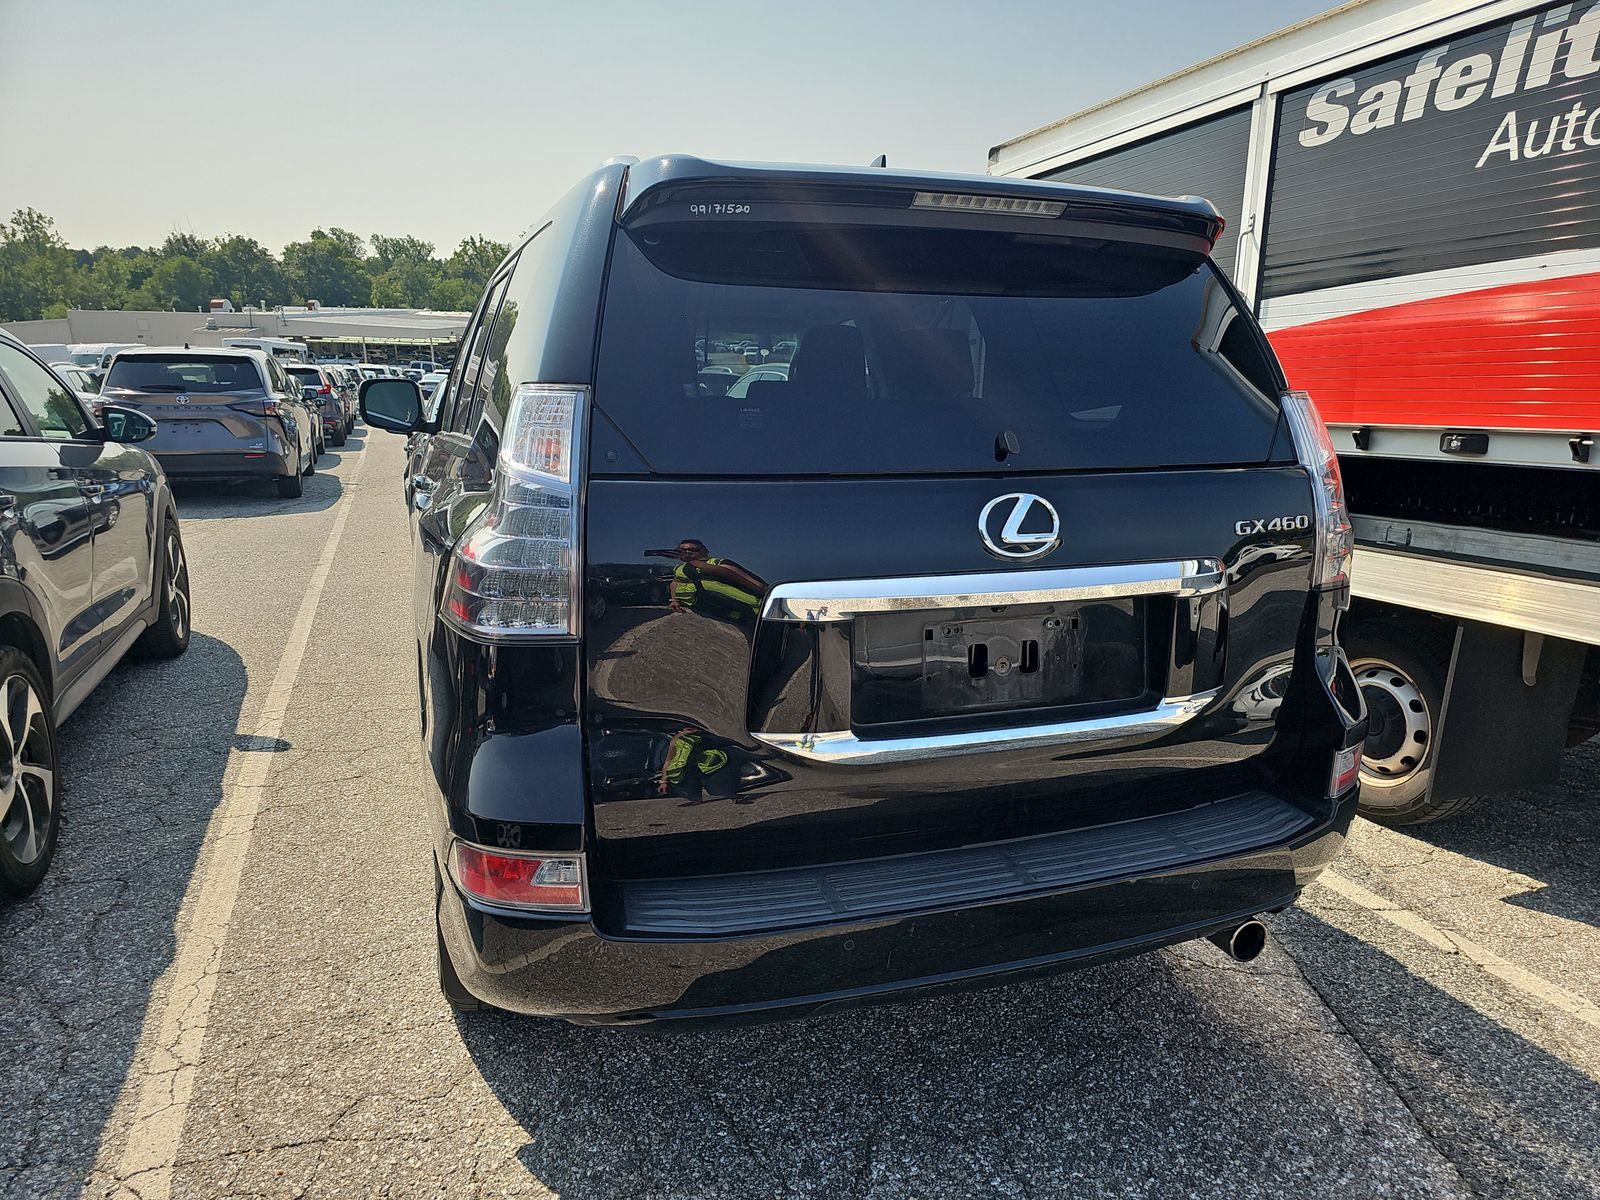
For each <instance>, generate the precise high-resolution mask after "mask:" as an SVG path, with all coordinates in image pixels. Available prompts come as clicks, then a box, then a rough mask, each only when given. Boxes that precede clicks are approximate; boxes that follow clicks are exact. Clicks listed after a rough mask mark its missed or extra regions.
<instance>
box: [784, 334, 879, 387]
mask: <svg viewBox="0 0 1600 1200" xmlns="http://www.w3.org/2000/svg"><path fill="white" fill-rule="evenodd" d="M789 382H790V384H791V385H793V386H795V387H798V388H801V389H803V390H805V391H807V392H812V393H817V392H832V393H836V394H840V395H845V396H865V395H866V393H867V350H866V343H865V342H863V341H862V338H861V330H859V329H857V328H856V327H855V326H854V325H814V326H812V327H811V328H810V329H808V330H806V331H805V333H804V334H803V335H802V336H801V338H800V345H799V347H798V348H797V349H796V350H795V352H794V361H793V362H792V363H791V364H790V366H789Z"/></svg>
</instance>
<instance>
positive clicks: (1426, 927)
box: [1319, 871, 1600, 1028]
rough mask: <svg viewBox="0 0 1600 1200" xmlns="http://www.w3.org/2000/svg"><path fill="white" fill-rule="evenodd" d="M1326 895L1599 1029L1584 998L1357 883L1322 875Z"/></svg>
mask: <svg viewBox="0 0 1600 1200" xmlns="http://www.w3.org/2000/svg"><path fill="white" fill-rule="evenodd" d="M1319 882H1321V883H1322V884H1323V886H1325V887H1326V888H1327V889H1328V890H1329V891H1331V892H1334V893H1336V894H1338V895H1340V896H1343V897H1344V898H1345V899H1346V900H1348V901H1350V903H1352V904H1356V905H1359V906H1360V907H1362V908H1364V909H1366V910H1367V911H1368V912H1371V913H1373V914H1375V915H1376V916H1379V917H1382V918H1383V919H1384V920H1385V921H1388V922H1389V924H1391V925H1393V926H1395V927H1396V928H1399V929H1403V930H1405V931H1406V932H1407V933H1409V934H1411V935H1412V936H1413V937H1418V938H1421V939H1422V940H1423V941H1425V942H1427V943H1428V944H1429V945H1431V946H1433V947H1434V948H1435V949H1436V950H1443V951H1444V952H1445V953H1446V954H1459V955H1460V956H1461V957H1462V958H1465V959H1466V960H1467V961H1468V962H1471V963H1473V964H1475V965H1476V966H1477V967H1478V969H1479V970H1481V971H1483V972H1484V974H1486V975H1493V976H1494V977H1495V978H1496V979H1498V980H1500V981H1501V982H1502V983H1506V984H1509V985H1510V986H1511V987H1514V988H1516V989H1517V991H1519V992H1521V993H1523V994H1524V995H1526V996H1531V997H1532V998H1533V999H1535V1000H1538V1001H1539V1002H1540V1003H1542V1004H1547V1005H1549V1006H1550V1007H1551V1008H1554V1009H1558V1010H1560V1011H1561V1012H1564V1013H1566V1014H1567V1015H1568V1016H1569V1017H1576V1018H1577V1019H1578V1020H1580V1021H1582V1022H1584V1023H1585V1024H1587V1025H1593V1026H1595V1027H1596V1028H1600V1007H1597V1006H1596V1005H1595V1004H1594V1003H1593V1002H1592V1001H1590V1000H1589V999H1588V998H1587V997H1584V996H1580V995H1578V994H1577V993H1575V992H1569V991H1567V989H1566V988H1564V987H1561V986H1560V985H1559V984H1554V983H1551V982H1550V981H1549V980H1548V979H1544V978H1541V977H1540V976H1538V975H1535V974H1534V973H1533V972H1532V971H1529V970H1526V969H1525V968H1523V967H1519V966H1517V964H1516V963H1514V962H1509V961H1508V960H1506V959H1503V958H1501V957H1500V956H1499V955H1498V954H1496V953H1495V952H1494V951H1493V950H1488V949H1485V948H1484V947H1482V946H1480V945H1478V943H1477V942H1474V941H1471V940H1469V939H1467V938H1464V937H1462V936H1461V935H1460V934H1459V933H1453V932H1451V931H1450V930H1448V929H1441V928H1439V926H1437V925H1435V924H1433V923H1432V922H1430V921H1427V920H1424V919H1423V918H1422V917H1420V916H1418V915H1417V914H1416V913H1414V912H1412V911H1411V910H1410V909H1408V908H1402V907H1401V906H1400V905H1398V904H1395V903H1394V902H1393V901H1390V900H1385V899H1384V898H1383V897H1382V896H1380V895H1378V894H1377V893H1376V892H1369V891H1368V890H1367V889H1366V888H1364V887H1362V886H1361V885H1360V884H1359V883H1353V882H1351V881H1350V880H1348V879H1346V878H1345V877H1344V876H1343V875H1338V874H1335V873H1334V872H1333V871H1324V872H1323V873H1322V876H1321V879H1320V881H1319Z"/></svg>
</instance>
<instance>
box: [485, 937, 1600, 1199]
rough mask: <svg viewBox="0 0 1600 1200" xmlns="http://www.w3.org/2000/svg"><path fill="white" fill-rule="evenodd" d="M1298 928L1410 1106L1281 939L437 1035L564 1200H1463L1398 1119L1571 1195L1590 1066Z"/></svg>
mask: <svg viewBox="0 0 1600 1200" xmlns="http://www.w3.org/2000/svg"><path fill="white" fill-rule="evenodd" d="M1293 923H1294V925H1295V926H1296V928H1297V929H1298V930H1299V940H1300V941H1301V942H1303V943H1304V944H1305V947H1306V950H1305V953H1306V955H1307V957H1308V959H1309V961H1310V963H1311V966H1312V969H1313V970H1316V971H1320V972H1323V973H1324V974H1325V975H1326V976H1327V982H1326V983H1324V984H1323V985H1322V987H1323V988H1324V990H1328V991H1337V990H1339V989H1344V988H1348V987H1350V982H1349V981H1350V979H1351V978H1352V977H1356V976H1359V977H1364V978H1366V979H1368V980H1369V982H1368V983H1367V984H1366V985H1365V989H1364V991H1363V992H1362V995H1363V996H1364V997H1369V998H1370V999H1371V1000H1372V1001H1374V1002H1375V1003H1374V1004H1373V1006H1372V1008H1371V1010H1370V1013H1366V1010H1363V1011H1364V1014H1365V1015H1370V1016H1371V1018H1372V1019H1373V1022H1374V1024H1373V1028H1372V1031H1371V1032H1372V1035H1373V1037H1374V1038H1379V1039H1382V1040H1383V1041H1384V1043H1385V1050H1384V1053H1385V1055H1386V1056H1387V1058H1388V1059H1389V1060H1393V1063H1396V1064H1398V1065H1386V1066H1385V1070H1392V1071H1395V1072H1397V1073H1398V1074H1400V1076H1401V1077H1402V1078H1403V1081H1404V1087H1405V1088H1406V1089H1408V1091H1407V1093H1406V1095H1407V1097H1408V1098H1407V1100H1406V1101H1405V1103H1403V1102H1402V1099H1401V1097H1398V1096H1396V1095H1395V1094H1394V1092H1393V1091H1392V1090H1391V1089H1390V1087H1389V1086H1387V1085H1386V1084H1385V1083H1384V1082H1383V1081H1382V1080H1381V1079H1380V1078H1379V1077H1378V1076H1377V1075H1376V1074H1375V1073H1374V1072H1373V1071H1372V1069H1371V1067H1370V1065H1369V1064H1368V1063H1367V1061H1366V1060H1365V1059H1364V1058H1363V1057H1362V1055H1361V1054H1360V1053H1359V1052H1358V1051H1357V1050H1356V1048H1355V1047H1354V1046H1353V1045H1352V1044H1351V1041H1350V1038H1349V1036H1348V1035H1347V1033H1346V1032H1345V1030H1344V1028H1343V1027H1342V1026H1341V1025H1340V1024H1339V1022H1338V1021H1337V1020H1336V1019H1335V1018H1334V1017H1333V1016H1332V1015H1331V1014H1330V1013H1329V1012H1328V1011H1327V1009H1326V1008H1325V1007H1324V1006H1323V1005H1322V1004H1321V1003H1320V1002H1319V1001H1318V1000H1317V999H1316V997H1315V995H1314V994H1312V993H1310V992H1309V991H1308V989H1307V988H1306V987H1305V983H1304V980H1303V979H1302V977H1301V974H1300V972H1299V971H1298V970H1297V969H1296V968H1295V966H1294V964H1293V963H1292V962H1291V961H1290V959H1289V958H1288V957H1287V956H1286V955H1285V954H1284V953H1283V952H1282V950H1281V949H1278V948H1276V947H1273V948H1269V951H1268V954H1267V955H1265V956H1263V958H1261V959H1260V960H1258V961H1257V962H1256V963H1254V964H1252V965H1250V966H1248V967H1241V966H1238V965H1236V964H1232V963H1229V962H1227V961H1226V960H1224V959H1222V958H1221V957H1220V955H1219V954H1218V953H1217V952H1216V951H1215V950H1214V949H1212V948H1211V947H1209V946H1208V945H1207V944H1205V943H1193V944H1190V945H1188V946H1183V947H1177V948H1175V949H1173V950H1171V951H1167V952H1162V953H1159V954H1154V955H1145V956H1143V957H1140V958H1136V959H1132V960H1127V961H1124V962H1118V963H1113V964H1110V965H1106V966H1101V967H1097V968H1093V969H1090V970H1087V971H1083V972H1079V973H1076V974H1070V975H1065V976H1059V977H1056V978H1053V979H1047V980H1041V981H1034V982H1029V983H1023V984H1016V985H1011V986H1006V987H1001V988H996V989H993V990H988V991H981V992H972V993H965V994H960V995H954V996H946V997H939V998H936V999H932V1000H924V1001H918V1002H914V1003H908V1004H902V1005H889V1006H884V1007H878V1008H869V1009H860V1010H855V1011H850V1012H840V1013H833V1014H827V1015H823V1016H818V1017H815V1018H812V1019H809V1020H805V1021H798V1022H790V1023H781V1024H765V1025H747V1026H734V1027H705V1028H699V1029H693V1028H684V1029H677V1028H668V1029H655V1028H644V1029H640V1028H635V1029H616V1030H611V1029H579V1028H573V1027H569V1026H565V1025H562V1024H558V1023H553V1022H541V1021H534V1020H527V1019H522V1018H516V1017H510V1016H505V1015H501V1014H483V1015H463V1016H461V1017H460V1018H459V1019H458V1020H459V1026H458V1027H459V1029H460V1031H461V1034H462V1037H463V1039H464V1041H465V1042H466V1045H467V1047H468V1048H469V1050H470V1052H471V1053H472V1055H473V1057H474V1059H475V1060H476V1062H477V1065H478V1067H479V1069H480V1070H481V1071H482V1073H483V1075H484V1077H485V1079H486V1080H487V1081H488V1083H489V1085H490V1087H491V1088H492V1089H493V1090H494V1092H495V1094H496V1096H497V1097H498V1099H499V1100H500V1101H501V1103H502V1104H504V1106H505V1107H506V1109H507V1110H508V1111H509V1112H510V1113H511V1114H512V1115H513V1116H514V1117H515V1118H516V1119H517V1120H518V1121H519V1122H520V1123H521V1124H522V1126H523V1128H524V1129H525V1130H526V1132H527V1135H528V1139H529V1140H528V1143H527V1145H526V1146H525V1147H524V1148H523V1150H522V1151H521V1152H520V1154H519V1157H520V1159H521V1161H522V1164H523V1165H524V1166H525V1167H526V1168H527V1170H528V1171H529V1172H530V1173H531V1174H532V1175H533V1176H535V1177H536V1178H537V1180H538V1181H540V1182H541V1183H542V1184H544V1185H545V1186H547V1187H549V1188H550V1189H552V1190H553V1191H554V1192H556V1193H558V1194H560V1195H561V1196H563V1197H564V1198H565V1200H601V1198H607V1197H613V1196H620V1195H630V1196H632V1195H650V1196H656V1195H694V1196H703V1197H743V1196H775V1195H793V1194H804V1195H835V1194H850V1195H885V1196H890V1195H892V1196H901V1195H940V1194H947V1195H977V1194H982V1195H1006V1196H1011V1195H1015V1196H1067V1195H1071V1196H1131V1195H1138V1196H1169V1195H1172V1196H1178V1195H1182V1196H1188V1195H1216V1196H1224V1195H1225V1196H1246V1195H1250V1196H1257V1195H1259V1196H1309V1195H1315V1196H1352V1197H1353V1196H1361V1197H1366V1196H1371V1195H1385V1196H1431V1195H1449V1194H1464V1189H1462V1188H1461V1184H1460V1180H1459V1178H1458V1177H1457V1176H1456V1174H1455V1172H1454V1170H1453V1169H1452V1168H1451V1167H1450V1165H1449V1164H1448V1163H1446V1162H1445V1161H1444V1160H1443V1159H1441V1158H1440V1156H1439V1154H1438V1152H1437V1151H1436V1149H1435V1146H1434V1145H1433V1144H1430V1141H1429V1140H1428V1138H1426V1137H1424V1136H1423V1135H1422V1134H1421V1133H1420V1131H1418V1129H1417V1128H1416V1126H1415V1125H1414V1124H1413V1122H1412V1120H1411V1118H1410V1116H1409V1115H1408V1113H1407V1110H1406V1104H1407V1103H1409V1104H1410V1105H1411V1106H1412V1107H1413V1108H1419V1107H1420V1108H1423V1109H1425V1110H1426V1111H1427V1112H1428V1113H1429V1116H1430V1120H1429V1121H1428V1125H1429V1132H1430V1133H1431V1134H1432V1135H1433V1137H1434V1138H1436V1139H1437V1138H1443V1137H1447V1135H1448V1134H1449V1133H1450V1131H1451V1130H1459V1141H1456V1140H1452V1141H1451V1144H1450V1152H1451V1153H1452V1154H1460V1155H1463V1156H1466V1157H1468V1158H1469V1159H1472V1158H1474V1156H1476V1157H1477V1158H1481V1159H1482V1160H1483V1163H1482V1170H1483V1171H1484V1173H1485V1177H1486V1179H1487V1183H1486V1184H1485V1186H1484V1190H1485V1192H1486V1193H1487V1192H1493V1191H1494V1190H1495V1189H1496V1186H1499V1187H1501V1188H1502V1190H1503V1189H1505V1188H1511V1189H1512V1190H1515V1188H1517V1187H1526V1188H1527V1192H1526V1194H1529V1195H1556V1194H1565V1193H1562V1192H1561V1188H1562V1186H1564V1184H1565V1182H1567V1181H1570V1180H1572V1179H1575V1178H1581V1177H1584V1173H1585V1172H1591V1171H1593V1170H1594V1168H1595V1161H1596V1153H1597V1150H1596V1147H1600V1117H1597V1115H1596V1111H1597V1110H1596V1107H1595V1105H1594V1102H1593V1101H1594V1095H1595V1093H1594V1084H1593V1082H1592V1081H1591V1080H1590V1079H1588V1077H1587V1076H1585V1075H1583V1074H1581V1073H1580V1072H1578V1071H1576V1070H1574V1069H1573V1068H1572V1067H1570V1066H1568V1065H1566V1064H1565V1063H1563V1062H1561V1061H1560V1060H1558V1059H1555V1058H1552V1057H1551V1056H1549V1055H1548V1054H1546V1053H1545V1052H1544V1051H1543V1050H1541V1049H1539V1048H1537V1047H1535V1046H1533V1045H1531V1044H1529V1043H1528V1042H1526V1041H1524V1040H1522V1039H1520V1038H1518V1037H1516V1036H1514V1035H1512V1034H1509V1033H1507V1032H1506V1031H1505V1030H1503V1029H1502V1028H1500V1027H1499V1026H1498V1025H1495V1024H1494V1023H1493V1022H1492V1021H1490V1020H1488V1019H1487V1018H1485V1017H1483V1016H1481V1015H1479V1014H1478V1013H1477V1012H1475V1011H1473V1010H1472V1009H1470V1008H1468V1007H1466V1006H1464V1005H1462V1004H1461V1003H1459V1002H1457V1001H1456V1000H1454V999H1452V998H1451V997H1450V996H1448V995H1446V994H1444V993H1443V992H1440V991H1437V990H1436V989H1434V988H1432V987H1431V986H1430V985H1428V984H1427V983H1425V982H1423V981H1421V980H1419V979H1417V978H1415V977H1413V976H1411V975H1409V974H1407V973H1406V972H1405V971H1404V969H1403V968H1400V967H1398V965H1397V964H1396V963H1395V962H1394V961H1393V960H1392V959H1390V958H1388V957H1387V956H1386V955H1383V954H1381V953H1379V952H1377V951H1375V950H1373V949H1371V948H1370V947H1367V946H1366V945H1364V944H1363V943H1361V942H1359V941H1356V940H1354V939H1352V938H1349V937H1347V936H1345V935H1342V934H1340V933H1339V932H1338V931H1337V930H1332V929H1329V928H1326V927H1322V928H1321V929H1319V930H1318V931H1317V934H1316V936H1312V935H1311V934H1310V932H1309V931H1308V928H1307V927H1308V926H1316V925H1320V923H1319V922H1317V921H1316V919H1315V918H1313V917H1310V916H1308V915H1306V914H1303V913H1302V914H1299V915H1298V916H1297V917H1295V918H1293ZM1378 1001H1381V1004H1380V1003H1376V1002H1378ZM1385 1005H1386V1006H1388V1008H1389V1010H1390V1011H1389V1012H1388V1013H1387V1014H1385V1013H1384V1011H1383V1006H1385ZM1405 1013H1412V1014H1415V1015H1416V1018H1417V1019H1416V1020H1415V1021H1407V1020H1403V1019H1391V1020H1389V1021H1388V1022H1387V1024H1386V1025H1381V1026H1380V1022H1381V1020H1382V1018H1383V1017H1384V1016H1385V1015H1388V1016H1390V1017H1391V1018H1393V1017H1395V1015H1396V1014H1405ZM1418 1092H1426V1093H1429V1095H1428V1097H1427V1098H1426V1100H1425V1102H1423V1103H1421V1104H1419V1101H1418V1098H1417V1096H1416V1095H1415V1094H1414V1093H1418ZM1480 1139H1481V1140H1482V1141H1483V1142H1485V1143H1487V1145H1483V1146H1480V1145H1478V1141H1479V1140H1480ZM1496 1180H1498V1181H1499V1183H1498V1185H1497V1184H1496V1182H1495V1181H1496ZM1512 1180H1517V1181H1518V1182H1517V1183H1515V1184H1513V1183H1512V1182H1511V1181H1512ZM1539 1180H1543V1181H1545V1182H1547V1183H1548V1185H1549V1186H1548V1187H1541V1186H1539V1185H1538V1184H1537V1182H1536V1181H1539ZM1585 1194H1587V1193H1585Z"/></svg>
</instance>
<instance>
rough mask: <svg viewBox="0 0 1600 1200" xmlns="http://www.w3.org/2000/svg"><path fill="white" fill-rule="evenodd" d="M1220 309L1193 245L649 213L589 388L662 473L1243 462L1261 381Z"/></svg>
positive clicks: (1256, 440)
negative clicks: (700, 221)
mask: <svg viewBox="0 0 1600 1200" xmlns="http://www.w3.org/2000/svg"><path fill="white" fill-rule="evenodd" d="M1238 317H1239V314H1238V310H1237V309H1236V308H1235V307H1234V303H1233V298H1232V294H1231V293H1230V292H1229V290H1228V289H1227V287H1226V285H1225V284H1224V283H1223V281H1222V280H1221V278H1220V277H1219V275H1218V274H1217V272H1216V271H1215V270H1214V268H1213V267H1212V266H1211V264H1210V262H1208V261H1207V260H1206V259H1204V258H1203V257H1201V256H1199V255H1197V254H1194V253H1192V252H1184V253H1180V252H1177V251H1171V250H1163V249H1157V248H1153V247H1149V246H1143V245H1136V244H1133V243H1114V242H1109V243H1108V242H1105V241H1103V240H1097V241H1093V242H1089V241H1085V240H1084V239H1079V238H1066V237H1059V236H1056V237H1038V238H1034V237H1031V236H1024V235H1012V234H1001V235H995V234H992V233H990V232H989V231H982V232H967V231H958V230H950V229H937V230H926V229H917V230H906V229H893V228H889V229H854V228H837V227H811V226H796V227H790V228H786V229H780V230H772V229H766V230H756V229H752V230H750V231H749V232H745V231H743V230H733V229H718V230H716V231H715V232H714V234H713V233H712V232H711V231H708V230H705V229H703V228H701V227H698V226H687V227H674V226H668V227H665V228H664V227H662V226H652V227H649V228H647V229H644V230H640V231H635V232H633V233H631V234H630V235H629V236H624V237H619V238H618V239H617V242H616V248H615V250H614V252H613V257H612V266H611V276H610V280H609V283H608V286H607V289H606V303H605V311H604V317H603V324H602V328H601V342H600V355H599V363H598V366H597V375H596V379H595V390H594V401H595V404H596V406H597V407H598V408H600V409H601V410H602V411H603V412H604V413H605V414H606V415H607V416H608V417H609V418H610V419H611V421H612V422H613V423H614V424H615V425H616V426H617V427H618V428H619V429H620V430H621V431H622V433H623V434H624V435H625V436H626V437H627V438H628V440H629V441H630V442H631V443H632V444H633V445H634V446H636V447H637V448H638V450H639V452H640V453H642V454H643V456H644V458H645V459H646V461H647V462H648V463H649V465H650V466H651V468H653V469H654V470H655V471H656V472H658V473H661V474H710V475H729V474H756V475H815V474H833V473H840V472H858V473H872V474H878V473H896V472H898V473H957V472H979V471H981V472H997V471H998V472H1005V471H1039V470H1070V469H1074V468H1078V469H1084V468H1087V469H1116V468H1131V467H1151V466H1175V467H1176V466H1189V465H1201V464H1207V465H1209V464H1242V463H1255V462H1262V461H1265V460H1267V459H1268V458H1269V457H1270V456H1271V455H1272V453H1273V448H1274V431H1275V429H1276V426H1277V420H1278V412H1277V404H1276V392H1277V390H1278V388H1279V386H1280V385H1279V382H1278V374H1277V370H1276V367H1275V365H1274V364H1273V363H1272V361H1271V359H1270V357H1268V352H1267V351H1266V350H1265V348H1264V345H1263V342H1262V339H1261V338H1260V337H1259V335H1258V334H1257V333H1256V332H1255V331H1254V330H1253V328H1252V327H1251V326H1250V325H1249V323H1248V321H1246V320H1240V319H1238ZM1010 444H1015V446H1016V449H1015V450H1006V451H1004V452H1002V451H1000V450H997V447H1005V446H1008V445H1010ZM597 469H600V470H603V469H604V468H603V466H601V467H598V468H597Z"/></svg>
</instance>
